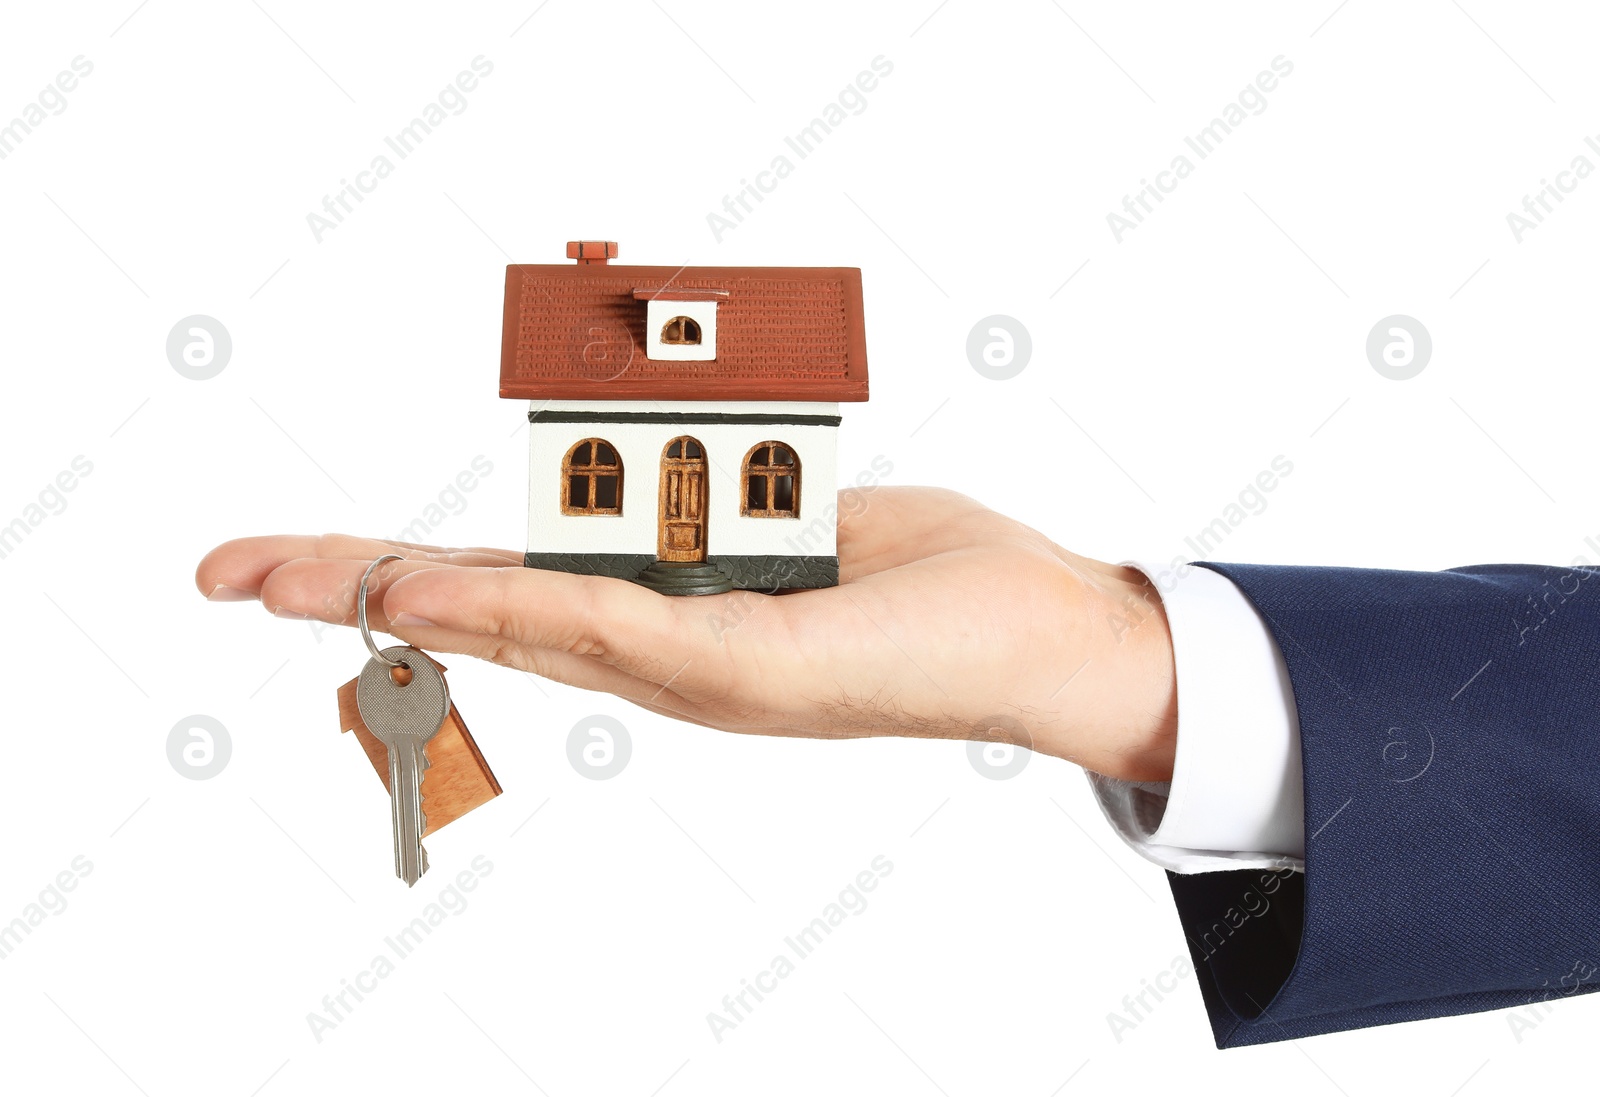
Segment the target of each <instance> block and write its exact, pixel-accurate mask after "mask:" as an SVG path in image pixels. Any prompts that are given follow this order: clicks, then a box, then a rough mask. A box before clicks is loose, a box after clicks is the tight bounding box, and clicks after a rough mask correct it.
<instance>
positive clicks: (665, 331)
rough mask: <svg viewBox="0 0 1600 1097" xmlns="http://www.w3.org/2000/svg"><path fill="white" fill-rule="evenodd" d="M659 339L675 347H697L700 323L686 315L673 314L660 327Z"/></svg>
mask: <svg viewBox="0 0 1600 1097" xmlns="http://www.w3.org/2000/svg"><path fill="white" fill-rule="evenodd" d="M661 341H662V342H663V343H666V344H668V345H670V346H675V347H697V346H699V345H700V325H699V324H697V323H695V322H694V321H693V320H691V319H690V318H689V317H687V316H674V317H673V318H672V319H671V320H668V321H667V322H666V324H665V325H664V326H663V327H662V328H661Z"/></svg>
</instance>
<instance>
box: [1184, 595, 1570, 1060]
mask: <svg viewBox="0 0 1600 1097" xmlns="http://www.w3.org/2000/svg"><path fill="white" fill-rule="evenodd" d="M1200 566H1202V567H1210V568H1213V569H1214V570H1216V571H1219V572H1221V573H1222V574H1223V575H1225V576H1227V577H1228V578H1229V579H1231V580H1232V581H1233V582H1234V583H1235V584H1236V585H1237V586H1238V587H1239V588H1240V589H1241V590H1242V591H1243V592H1244V594H1245V595H1246V596H1247V597H1248V598H1249V599H1250V601H1251V602H1252V603H1253V604H1254V606H1255V607H1256V609H1257V610H1258V611H1259V612H1260V613H1261V615H1262V617H1264V618H1265V620H1266V621H1267V624H1268V626H1269V627H1270V628H1271V630H1272V634H1273V636H1274V637H1275V638H1276V639H1277V642H1278V646H1279V647H1280V648H1281V649H1282V651H1283V656H1284V659H1285V661H1286V663H1287V664H1288V670H1289V678H1290V682H1291V684H1292V686H1293V690H1294V702H1295V707H1296V709H1297V710H1298V713H1299V722H1300V739H1301V752H1302V758H1303V762H1304V773H1305V823H1306V830H1305V833H1306V860H1305V874H1304V875H1303V876H1302V875H1300V874H1298V873H1292V874H1291V873H1273V872H1270V871H1263V870H1260V869H1248V870H1240V871H1227V872H1212V873H1204V874H1199V875H1177V874H1174V873H1168V882H1169V884H1170V885H1171V888H1172V894H1173V898H1174V900H1175V901H1176V903H1177V907H1178V916H1179V919H1180V921H1181V923H1182V925H1183V930H1184V934H1185V936H1186V938H1187V939H1188V944H1189V951H1190V955H1191V958H1192V959H1193V961H1194V965H1195V971H1196V973H1197V976H1198V980H1197V981H1198V982H1199V985H1200V989H1201V994H1202V996H1203V997H1204V999H1205V1005H1206V1011H1207V1013H1208V1014H1209V1015H1210V1018H1211V1027H1212V1031H1213V1034H1214V1036H1215V1037H1216V1042H1217V1046H1218V1047H1219V1048H1225V1047H1241V1046H1244V1045H1247V1044H1261V1043H1270V1042H1272V1041H1276V1040H1289V1039H1298V1038H1300V1037H1304V1036H1314V1035H1318V1034H1320V1033H1325V1032H1336V1031H1340V1030H1344V1029H1352V1028H1362V1027H1366V1026H1371V1025H1382V1024H1390V1023H1393V1022H1396V1021H1411V1020H1416V1019H1419V1018H1424V1017H1440V1016H1447V1015H1451V1014H1457V1013H1472V1012H1476V1011H1480V1010H1490V1009H1507V1008H1511V1007H1516V1006H1524V1005H1528V1004H1530V1003H1544V1002H1548V1001H1554V1000H1559V999H1560V998H1563V997H1567V996H1570V995H1574V994H1587V993H1590V992H1592V991H1595V990H1597V989H1600V569H1590V568H1582V567H1575V568H1569V569H1563V568H1553V567H1538V566H1521V565H1491V566H1481V567H1467V568H1457V569H1453V570H1450V571H1444V572H1405V571H1376V570H1360V569H1354V568H1328V567H1266V566H1257V565H1245V564H1202V565H1200Z"/></svg>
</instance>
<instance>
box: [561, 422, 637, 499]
mask: <svg viewBox="0 0 1600 1097" xmlns="http://www.w3.org/2000/svg"><path fill="white" fill-rule="evenodd" d="M561 513H562V514H621V513H622V458H620V457H618V456H617V451H616V449H615V447H613V446H612V445H611V443H610V442H606V441H602V440H601V439H599V438H585V439H584V440H583V441H581V442H579V443H578V444H577V445H575V446H573V447H572V448H571V449H569V450H568V451H567V456H566V458H565V459H564V460H563V461H562V462H561Z"/></svg>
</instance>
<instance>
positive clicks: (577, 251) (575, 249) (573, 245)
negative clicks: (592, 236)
mask: <svg viewBox="0 0 1600 1097" xmlns="http://www.w3.org/2000/svg"><path fill="white" fill-rule="evenodd" d="M616 257H617V242H616V241H615V240H568V241H567V258H568V259H576V260H577V261H578V262H579V263H599V264H600V265H601V266H604V265H605V264H606V262H607V261H608V260H611V259H615V258H616Z"/></svg>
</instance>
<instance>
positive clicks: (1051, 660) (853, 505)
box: [195, 487, 1177, 781]
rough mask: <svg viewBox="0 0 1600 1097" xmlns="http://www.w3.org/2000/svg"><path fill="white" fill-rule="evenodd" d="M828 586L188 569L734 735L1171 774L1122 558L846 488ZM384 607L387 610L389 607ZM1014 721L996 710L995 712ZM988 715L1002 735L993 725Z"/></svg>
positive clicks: (445, 566) (263, 549)
mask: <svg viewBox="0 0 1600 1097" xmlns="http://www.w3.org/2000/svg"><path fill="white" fill-rule="evenodd" d="M839 509H840V515H841V517H840V526H839V570H840V585H839V586H838V587H834V588H832V589H827V590H807V591H790V592H785V593H782V594H779V595H766V594H759V593H755V592H751V591H733V592H731V593H728V594H720V595H702V596H698V597H669V596H665V595H661V594H657V593H655V592H654V591H651V590H647V589H645V588H644V587H641V586H637V585H635V584H633V583H628V582H624V581H622V580H618V579H604V578H599V577H595V576H583V575H568V574H565V573H562V572H553V571H541V570H537V569H532V568H525V567H523V566H522V554H521V553H520V552H513V551H508V550H503V549H477V548H474V549H443V548H437V547H432V546H425V545H410V544H403V543H400V542H395V541H375V540H366V539H362V538H358V537H349V536H342V535H334V534H330V535H327V536H323V537H300V536H274V537H247V538H243V539H241V540H237V541H229V542H228V543H226V544H224V545H220V546H218V547H217V548H215V549H213V550H212V551H211V552H210V553H208V554H207V555H206V557H205V559H204V560H202V561H201V563H200V567H199V569H198V571H197V572H196V575H195V582H196V585H198V586H199V588H200V591H201V592H202V593H203V594H205V595H207V596H208V597H211V598H213V599H214V600H217V601H230V600H239V599H244V598H252V597H255V598H259V599H260V601H261V602H262V604H263V605H264V606H266V607H267V608H269V609H270V610H272V612H274V613H276V614H278V615H279V616H287V617H296V618H302V619H305V618H309V619H317V620H322V621H327V622H331V623H336V624H343V625H354V624H355V591H356V587H357V584H358V583H359V582H360V578H361V573H362V572H363V571H364V570H365V569H366V567H367V565H368V564H369V563H371V562H372V561H373V560H375V559H377V558H378V557H379V556H381V555H383V554H385V553H391V552H392V553H398V554H400V555H402V556H404V557H405V558H406V559H405V561H404V562H391V563H389V564H386V565H384V566H383V567H382V568H380V569H379V570H378V572H377V573H376V574H375V575H374V579H373V582H372V584H371V585H370V586H369V596H368V604H367V608H368V612H369V620H370V623H371V626H372V627H373V628H374V629H378V630H381V631H384V632H388V633H391V634H393V635H395V636H398V637H399V638H401V639H402V640H404V641H405V642H406V643H409V644H413V645H415V646H417V647H419V648H425V649H428V650H431V651H438V652H458V653H461V654H466V655H472V656H476V657H477V658H480V659H488V660H490V661H492V662H495V663H499V664H501V665H503V666H509V667H516V668H517V669H519V670H524V671H531V672H533V673H535V674H539V675H542V676H544V677H546V678H552V679H554V680H556V681H558V682H565V683H567V684H569V685H574V686H579V687H581V688H583V689H592V690H603V691H605V692H608V693H614V694H616V695H617V696H618V697H621V698H624V699H626V700H628V701H632V702H634V703H635V704H637V705H641V706H643V707H644V708H648V709H651V710H652V711H655V712H659V713H663V714H665V715H667V716H671V717H674V718H676V719H680V720H688V721H690V722H692V723H697V724H702V725H705V726H708V727H715V728H722V729H724V730H727V731H736V732H749V733H756V734H766V735H798V736H808V737H813V738H854V737H859V736H867V735H908V736H917V737H924V738H940V739H1001V740H1004V741H1014V740H1015V738H1016V737H1015V732H1014V731H1013V732H1011V733H1006V732H1004V731H1001V730H1000V729H1004V728H1012V729H1015V728H1016V727H1018V726H1019V725H1020V727H1021V728H1022V729H1024V734H1023V736H1022V738H1021V739H1020V741H1018V745H1023V746H1030V747H1031V748H1032V749H1034V750H1036V751H1039V752H1041V753H1045V754H1053V755H1056V756H1058V757H1061V758H1066V759H1069V760H1071V761H1074V762H1077V763H1079V764H1080V765H1083V766H1085V767H1087V768H1089V769H1093V770H1096V771H1098V772H1100V773H1105V774H1109V775H1111V776H1114V777H1125V778H1130V779H1133V780H1145V781H1163V780H1169V779H1170V778H1171V776H1172V762H1173V754H1174V750H1175V744H1176V740H1177V697H1176V679H1175V674H1174V670H1173V663H1172V642H1171V638H1170V636H1169V634H1168V631H1167V622H1166V616H1165V614H1164V613H1163V612H1162V608H1161V603H1160V599H1159V597H1157V595H1156V593H1155V591H1154V589H1153V588H1152V587H1151V585H1150V584H1149V582H1148V581H1147V580H1146V579H1145V578H1144V576H1143V575H1141V574H1140V573H1139V572H1138V571H1136V570H1134V569H1132V568H1123V567H1116V566H1113V565H1111V564H1105V563H1101V562H1099V561H1096V560H1090V559H1087V558H1085V557H1082V556H1077V555H1075V554H1073V553H1070V552H1068V551H1066V550H1065V549H1062V548H1060V547H1059V546H1057V545H1055V544H1053V543H1052V542H1051V541H1050V540H1049V539H1047V538H1046V537H1044V536H1043V535H1042V534H1040V533H1038V532H1036V531H1034V530H1032V529H1030V528H1028V527H1027V526H1024V525H1022V524H1021V523H1019V522H1015V521H1012V520H1011V519H1009V518H1006V517H1004V516H1002V515H999V514H996V513H995V512H994V511H991V510H989V509H987V508H985V507H983V506H981V505H980V504H978V503H977V502H975V501H973V500H971V499H968V498H966V497H965V496H962V495H958V494H956V493H954V492H950V491H944V490H941V489H937V488H896V487H878V488H876V489H873V490H872V491H870V492H868V493H865V494H861V493H848V494H845V495H841V497H840V508H839ZM380 606H381V610H380V609H379V607H380ZM996 717H999V718H1009V719H1003V720H995V719H994V718H996ZM991 727H995V728H996V730H995V731H991V730H990V729H991Z"/></svg>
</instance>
